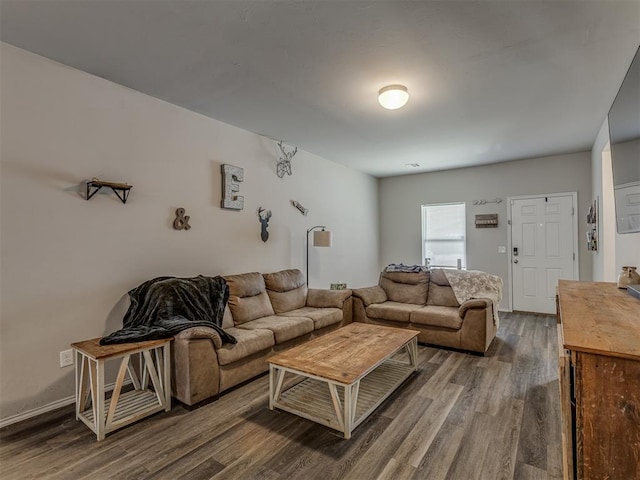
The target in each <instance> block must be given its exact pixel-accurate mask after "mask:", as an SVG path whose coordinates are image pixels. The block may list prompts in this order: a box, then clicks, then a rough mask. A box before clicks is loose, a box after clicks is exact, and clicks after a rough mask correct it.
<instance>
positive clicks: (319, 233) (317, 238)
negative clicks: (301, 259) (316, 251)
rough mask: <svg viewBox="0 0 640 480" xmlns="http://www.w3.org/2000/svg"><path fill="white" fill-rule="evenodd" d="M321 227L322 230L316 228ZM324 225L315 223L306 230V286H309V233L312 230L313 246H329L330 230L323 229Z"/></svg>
mask: <svg viewBox="0 0 640 480" xmlns="http://www.w3.org/2000/svg"><path fill="white" fill-rule="evenodd" d="M317 228H321V229H322V230H316V229H317ZM325 228H327V227H325V226H324V225H316V226H315V227H311V228H310V229H309V230H307V288H309V234H310V233H311V232H313V246H314V247H330V246H331V232H330V231H329V230H325Z"/></svg>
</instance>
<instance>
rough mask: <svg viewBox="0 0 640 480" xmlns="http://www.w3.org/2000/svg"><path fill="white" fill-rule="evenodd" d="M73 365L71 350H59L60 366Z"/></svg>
mask: <svg viewBox="0 0 640 480" xmlns="http://www.w3.org/2000/svg"><path fill="white" fill-rule="evenodd" d="M69 365H73V350H63V351H62V352H60V368H62V367H68V366H69Z"/></svg>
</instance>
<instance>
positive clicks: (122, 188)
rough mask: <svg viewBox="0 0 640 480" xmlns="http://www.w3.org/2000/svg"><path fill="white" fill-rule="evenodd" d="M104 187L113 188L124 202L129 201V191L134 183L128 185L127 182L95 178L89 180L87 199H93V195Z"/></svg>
mask: <svg viewBox="0 0 640 480" xmlns="http://www.w3.org/2000/svg"><path fill="white" fill-rule="evenodd" d="M102 187H109V188H110V189H111V190H113V193H115V194H116V195H117V197H118V198H119V199H120V201H121V202H122V203H127V198H129V191H130V190H131V188H132V187H133V185H128V184H126V183H115V182H103V181H102V180H99V179H97V178H94V179H92V180H90V181H88V182H87V195H86V199H87V200H89V199H91V197H93V196H94V195H95V194H96V193H98V191H99V190H100V189H101V188H102ZM92 189H93V190H92Z"/></svg>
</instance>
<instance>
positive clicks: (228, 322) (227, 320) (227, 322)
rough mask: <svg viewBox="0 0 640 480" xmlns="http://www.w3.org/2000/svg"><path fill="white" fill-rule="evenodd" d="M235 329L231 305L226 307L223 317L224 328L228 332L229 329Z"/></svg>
mask: <svg viewBox="0 0 640 480" xmlns="http://www.w3.org/2000/svg"><path fill="white" fill-rule="evenodd" d="M232 327H234V323H233V316H232V315H231V309H230V308H229V303H227V305H225V307H224V315H223V316H222V328H223V329H224V330H227V329H228V328H232Z"/></svg>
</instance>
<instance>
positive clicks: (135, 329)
mask: <svg viewBox="0 0 640 480" xmlns="http://www.w3.org/2000/svg"><path fill="white" fill-rule="evenodd" d="M129 297H130V298H131V305H130V306H129V310H127V313H126V314H125V315H124V318H123V319H122V324H123V328H122V329H121V330H117V331H115V332H113V333H111V334H109V335H107V336H106V337H103V338H102V339H101V340H100V345H110V344H113V343H128V342H141V341H143V340H156V339H159V338H167V337H172V336H173V335H175V334H176V333H178V332H180V331H181V330H185V329H187V328H191V327H211V328H213V329H214V330H215V331H216V332H218V334H219V335H220V338H221V339H222V342H223V343H236V339H235V338H234V337H233V336H232V335H229V334H228V333H227V332H225V331H224V330H223V329H222V327H221V325H222V317H223V315H224V307H225V306H226V305H227V300H229V287H228V286H227V282H226V281H225V279H224V278H222V277H204V276H202V275H198V276H197V277H194V278H176V277H158V278H154V279H153V280H148V281H146V282H144V283H143V284H141V285H140V286H138V287H136V288H134V289H133V290H130V291H129Z"/></svg>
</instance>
